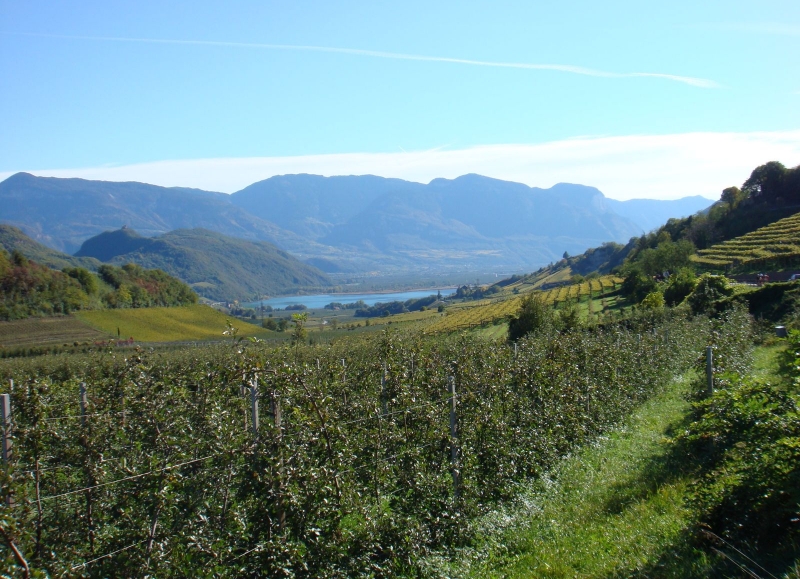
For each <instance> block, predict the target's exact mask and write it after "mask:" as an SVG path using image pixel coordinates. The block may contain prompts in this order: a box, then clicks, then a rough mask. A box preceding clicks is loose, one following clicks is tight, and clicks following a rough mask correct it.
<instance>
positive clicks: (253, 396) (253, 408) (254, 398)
mask: <svg viewBox="0 0 800 579" xmlns="http://www.w3.org/2000/svg"><path fill="white" fill-rule="evenodd" d="M250 413H251V420H252V422H253V438H255V439H256V440H258V377H254V378H253V380H252V381H251V382H250Z"/></svg>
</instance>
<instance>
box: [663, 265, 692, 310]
mask: <svg viewBox="0 0 800 579" xmlns="http://www.w3.org/2000/svg"><path fill="white" fill-rule="evenodd" d="M696 285H697V276H696V275H695V274H694V271H692V269H691V268H688V267H684V268H681V269H680V270H678V273H676V274H673V275H672V276H670V278H669V285H667V287H666V289H665V290H664V301H665V302H666V304H667V305H668V306H677V305H678V304H679V303H681V302H682V301H683V300H684V299H686V296H688V295H689V294H690V293H692V292H693V291H694V288H695V286H696Z"/></svg>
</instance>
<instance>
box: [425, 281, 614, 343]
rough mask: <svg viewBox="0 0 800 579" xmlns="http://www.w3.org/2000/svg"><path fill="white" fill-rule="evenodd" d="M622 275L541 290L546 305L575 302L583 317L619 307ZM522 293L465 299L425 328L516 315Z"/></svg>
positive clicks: (445, 328)
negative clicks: (618, 290)
mask: <svg viewBox="0 0 800 579" xmlns="http://www.w3.org/2000/svg"><path fill="white" fill-rule="evenodd" d="M622 281H623V280H622V278H619V277H615V276H603V277H600V278H596V279H592V280H588V281H584V282H582V283H579V284H572V285H563V286H559V287H557V288H552V289H549V290H547V291H544V292H539V295H540V296H541V298H542V300H544V303H545V304H547V305H551V306H553V307H554V308H557V307H558V306H559V304H562V303H564V302H566V301H575V302H577V303H578V305H579V307H580V308H581V311H582V313H583V314H584V317H587V316H588V315H590V314H599V313H602V312H604V311H605V310H609V309H613V308H615V307H616V306H617V301H618V297H617V296H616V295H613V296H612V295H611V294H613V293H614V292H615V291H616V289H617V287H618V285H619V284H621V283H622ZM521 301H522V297H521V296H513V297H509V298H505V299H497V300H480V301H476V302H466V303H463V304H458V305H455V306H451V307H450V308H448V313H447V315H446V316H444V317H443V318H440V319H438V320H436V321H435V322H433V323H432V324H431V325H430V326H428V327H427V328H425V331H426V333H430V334H435V333H438V332H453V331H458V330H463V329H469V328H473V327H476V326H482V325H485V324H491V323H494V322H496V321H498V320H502V319H504V318H507V317H508V316H511V315H514V314H516V313H517V310H519V307H520V303H521Z"/></svg>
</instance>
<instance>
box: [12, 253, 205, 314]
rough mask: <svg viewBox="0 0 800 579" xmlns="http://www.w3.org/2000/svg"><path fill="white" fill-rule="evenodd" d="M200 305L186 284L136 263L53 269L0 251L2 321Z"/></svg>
mask: <svg viewBox="0 0 800 579" xmlns="http://www.w3.org/2000/svg"><path fill="white" fill-rule="evenodd" d="M196 302H197V295H196V294H195V293H194V292H193V291H192V290H191V288H189V287H188V286H187V285H186V284H184V283H183V282H181V281H179V280H177V279H175V278H173V277H170V276H169V275H167V274H166V273H164V272H163V271H159V270H144V269H142V268H141V267H139V266H136V265H134V264H127V265H124V266H122V267H114V266H111V265H102V266H100V268H99V270H98V273H97V274H94V273H92V272H90V271H88V270H87V269H84V268H79V267H67V268H65V269H64V270H63V271H58V270H54V269H50V268H49V267H46V266H43V265H40V264H38V263H36V262H35V261H32V260H29V259H28V258H26V257H25V256H24V255H23V254H22V253H21V252H20V251H15V252H14V253H13V254H11V255H9V254H8V253H7V252H6V251H5V250H2V249H0V320H15V319H20V318H26V317H30V316H50V315H56V314H69V313H70V312H73V311H76V310H83V309H100V308H106V307H108V308H126V307H133V308H142V307H149V306H176V305H187V304H192V303H196Z"/></svg>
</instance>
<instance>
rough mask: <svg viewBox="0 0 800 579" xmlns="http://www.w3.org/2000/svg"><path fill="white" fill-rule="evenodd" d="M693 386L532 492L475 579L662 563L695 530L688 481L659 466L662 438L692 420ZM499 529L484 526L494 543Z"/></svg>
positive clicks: (619, 571)
mask: <svg viewBox="0 0 800 579" xmlns="http://www.w3.org/2000/svg"><path fill="white" fill-rule="evenodd" d="M687 384H688V382H687V380H682V381H679V382H676V383H675V384H674V385H673V386H672V387H671V388H670V389H669V390H668V391H667V392H665V393H664V394H662V395H661V396H658V397H657V398H655V399H653V400H652V401H650V402H649V403H647V404H645V405H644V406H643V407H642V408H641V409H640V410H639V411H638V412H637V413H636V414H635V415H634V416H633V417H632V418H631V420H630V422H629V424H628V427H627V428H622V429H619V430H617V431H615V432H614V433H612V434H611V435H610V436H609V437H607V438H604V439H602V440H601V441H599V442H598V443H597V444H595V445H593V446H590V447H588V448H585V449H584V450H583V451H581V452H579V453H578V454H577V455H575V456H573V457H570V458H568V459H566V460H564V462H563V463H562V464H561V465H560V466H559V468H558V469H557V470H556V471H555V472H553V473H551V474H550V476H549V477H546V478H544V479H542V480H539V481H537V482H536V483H534V484H532V485H531V486H530V488H528V489H526V491H525V492H524V493H523V495H522V497H521V498H520V499H519V500H518V501H517V503H516V504H515V505H514V506H512V507H511V508H510V510H507V511H506V512H505V513H503V515H502V517H501V520H502V519H504V520H505V521H506V523H505V525H504V526H505V529H503V531H502V532H501V533H500V535H499V536H494V537H493V536H491V534H488V535H486V539H485V540H486V545H485V547H488V550H487V551H488V555H484V556H483V557H482V558H483V560H482V561H480V560H479V561H477V564H474V563H473V565H472V569H471V572H470V573H469V576H474V577H520V578H521V577H570V578H571V577H608V576H627V575H630V574H631V573H633V572H635V571H636V570H637V569H642V568H644V567H645V566H647V565H649V564H651V563H653V562H654V561H656V560H658V558H659V557H660V555H661V553H662V551H663V548H664V545H665V544H670V543H671V542H673V541H674V540H676V539H677V538H678V537H679V536H680V534H681V532H682V531H683V529H684V528H685V527H686V525H687V523H688V521H689V511H688V510H687V508H686V507H685V506H684V504H683V497H684V495H685V493H686V485H687V481H685V480H681V479H680V478H678V479H673V477H672V476H671V474H670V472H665V470H664V469H662V468H659V467H658V460H657V459H658V458H659V457H663V456H664V455H665V453H666V445H665V444H664V442H663V440H664V436H665V435H666V434H667V433H668V432H669V429H670V427H672V426H674V425H676V424H678V423H679V422H680V421H681V420H682V419H683V417H684V415H685V414H686V412H687V410H688V403H687V402H686V401H685V397H684V393H685V392H686V389H687ZM497 519H498V513H494V514H493V515H492V516H490V517H488V518H487V522H488V525H489V529H490V533H491V527H492V525H493V523H492V521H493V520H497ZM480 550H484V549H483V548H481V549H478V550H476V552H477V551H480ZM473 557H474V554H473Z"/></svg>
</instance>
